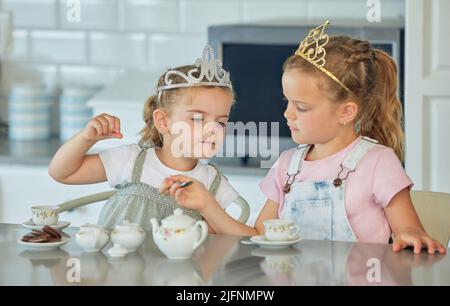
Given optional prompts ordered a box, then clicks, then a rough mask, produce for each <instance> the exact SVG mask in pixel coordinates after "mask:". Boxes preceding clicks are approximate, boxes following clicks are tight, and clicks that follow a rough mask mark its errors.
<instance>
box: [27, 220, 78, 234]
mask: <svg viewBox="0 0 450 306" xmlns="http://www.w3.org/2000/svg"><path fill="white" fill-rule="evenodd" d="M69 225H70V222H67V221H58V223H56V224H55V225H49V226H50V227H51V228H53V229H56V230H62V229H63V228H66V227H68V226H69ZM22 226H23V227H25V228H28V229H30V230H38V231H40V230H42V228H43V227H44V226H43V225H36V224H34V223H33V221H31V220H28V221H27V222H24V223H22Z"/></svg>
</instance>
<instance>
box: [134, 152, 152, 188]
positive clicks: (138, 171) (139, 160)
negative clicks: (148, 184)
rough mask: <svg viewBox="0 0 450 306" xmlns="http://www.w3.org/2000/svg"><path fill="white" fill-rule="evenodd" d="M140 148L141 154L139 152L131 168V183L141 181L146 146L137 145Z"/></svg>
mask: <svg viewBox="0 0 450 306" xmlns="http://www.w3.org/2000/svg"><path fill="white" fill-rule="evenodd" d="M139 147H140V148H141V152H139V154H138V156H137V157H136V161H135V162H134V167H133V175H132V177H131V181H132V182H133V183H139V182H140V181H141V175H142V169H143V168H144V163H145V158H146V157H147V150H148V148H149V147H148V146H146V145H143V144H139Z"/></svg>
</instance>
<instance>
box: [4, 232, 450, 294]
mask: <svg viewBox="0 0 450 306" xmlns="http://www.w3.org/2000/svg"><path fill="white" fill-rule="evenodd" d="M77 230H78V229H77V228H71V227H69V228H67V229H65V230H64V232H65V233H66V234H68V235H70V236H71V241H70V242H69V243H68V244H66V245H64V246H62V247H61V248H59V249H56V250H52V251H36V250H29V249H27V248H25V247H24V246H21V245H19V244H18V243H17V239H19V238H20V237H21V236H22V235H24V234H26V233H28V232H29V230H27V229H25V228H23V227H21V226H20V225H17V224H0V285H189V286H192V285H218V286H222V285H223V286H227V285H233V286H245V285H251V286H264V285H269V286H271V285H274V286H280V285H281V286H283V285H450V258H449V256H447V255H438V254H436V255H428V254H426V253H422V254H419V255H415V254H413V253H412V251H411V250H403V251H401V252H399V253H394V252H392V250H391V246H390V245H386V244H368V243H347V242H332V241H312V240H304V241H301V242H299V243H298V244H296V245H294V246H293V247H289V248H286V249H280V250H269V249H263V248H260V247H258V246H256V245H244V244H243V243H241V240H248V238H245V237H238V236H227V235H210V236H209V237H208V238H207V240H206V241H205V242H204V243H203V245H201V246H200V247H199V248H198V249H197V250H196V252H195V253H194V255H193V257H192V259H189V260H169V259H167V258H166V257H165V256H164V255H163V254H162V253H161V252H160V251H159V250H158V248H157V247H156V246H155V244H154V243H153V239H152V235H151V233H147V237H146V240H145V242H144V243H143V245H142V246H141V247H140V248H139V249H138V251H137V252H136V253H131V254H128V255H127V256H126V257H125V258H124V259H111V258H110V257H108V255H107V252H106V251H107V250H108V249H109V248H110V247H111V242H109V243H108V244H107V245H106V246H105V248H103V250H102V252H98V253H84V252H83V251H82V250H81V249H80V248H79V247H78V245H77V244H76V242H75V240H74V236H75V233H76V232H77ZM75 267H79V268H80V269H79V270H75ZM77 271H78V272H79V273H78V274H79V276H80V277H79V278H77Z"/></svg>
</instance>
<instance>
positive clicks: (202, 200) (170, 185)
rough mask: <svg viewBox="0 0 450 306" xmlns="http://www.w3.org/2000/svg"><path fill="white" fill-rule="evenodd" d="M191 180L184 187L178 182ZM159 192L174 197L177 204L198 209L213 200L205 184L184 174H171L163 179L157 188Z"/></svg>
mask: <svg viewBox="0 0 450 306" xmlns="http://www.w3.org/2000/svg"><path fill="white" fill-rule="evenodd" d="M188 182H192V183H191V184H189V185H188V186H186V187H181V185H180V184H182V183H188ZM159 192H160V193H162V194H167V195H170V196H172V197H174V198H175V201H177V203H178V204H180V205H181V206H183V207H186V208H189V209H194V210H197V211H199V212H200V213H201V212H202V210H203V209H204V208H205V207H206V206H207V203H210V201H215V199H214V197H213V196H212V195H211V193H210V192H209V191H208V190H207V189H206V187H205V185H203V184H202V183H200V182H199V181H197V180H195V179H193V178H190V177H188V176H184V175H173V176H169V177H168V178H166V179H164V181H163V182H162V184H161V187H160V188H159Z"/></svg>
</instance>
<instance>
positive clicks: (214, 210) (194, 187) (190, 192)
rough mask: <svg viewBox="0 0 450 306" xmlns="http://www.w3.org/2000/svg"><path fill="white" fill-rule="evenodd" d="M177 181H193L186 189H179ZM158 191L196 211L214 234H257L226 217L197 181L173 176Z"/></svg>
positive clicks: (228, 216)
mask: <svg viewBox="0 0 450 306" xmlns="http://www.w3.org/2000/svg"><path fill="white" fill-rule="evenodd" d="M177 181H178V182H182V183H184V182H188V181H193V182H194V183H193V184H191V185H190V186H188V187H186V188H179V186H180V185H179V184H177V183H176V182H177ZM159 190H160V192H161V193H164V194H169V195H171V196H173V197H174V198H175V200H176V201H177V203H179V204H180V205H182V206H184V207H187V208H190V209H195V210H197V211H198V212H199V213H200V214H201V215H202V216H203V217H204V218H205V219H206V221H207V222H208V225H210V226H211V227H212V229H213V230H214V232H215V233H218V234H227V235H237V236H254V235H256V234H257V232H256V230H255V229H254V228H253V227H250V226H247V225H245V224H242V223H240V222H238V221H236V220H235V219H233V218H232V217H231V216H230V215H228V214H227V213H226V212H225V211H224V209H223V208H222V207H221V206H220V205H219V203H218V202H217V201H216V199H215V198H214V196H213V195H212V194H211V193H209V191H208V190H207V189H206V187H205V186H204V185H203V184H202V183H200V182H199V181H196V180H194V179H192V178H190V177H187V176H184V175H174V176H170V177H169V178H167V179H165V180H164V182H163V184H162V185H161V187H160V189H159Z"/></svg>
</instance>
